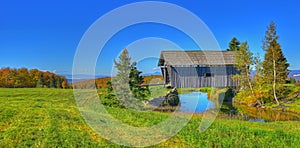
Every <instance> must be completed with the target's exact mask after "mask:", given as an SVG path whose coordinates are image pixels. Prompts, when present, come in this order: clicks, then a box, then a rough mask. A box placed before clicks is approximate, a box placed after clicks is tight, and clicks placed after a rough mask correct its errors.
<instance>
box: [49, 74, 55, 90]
mask: <svg viewBox="0 0 300 148" xmlns="http://www.w3.org/2000/svg"><path fill="white" fill-rule="evenodd" d="M55 87H56V85H55V78H54V76H53V75H51V77H50V88H55Z"/></svg>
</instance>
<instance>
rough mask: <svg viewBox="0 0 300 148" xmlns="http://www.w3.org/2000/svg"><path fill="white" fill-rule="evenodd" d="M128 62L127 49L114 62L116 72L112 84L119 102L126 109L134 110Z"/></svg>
mask: <svg viewBox="0 0 300 148" xmlns="http://www.w3.org/2000/svg"><path fill="white" fill-rule="evenodd" d="M130 60H131V58H130V57H129V56H128V51H127V49H124V50H123V51H122V53H121V55H120V56H119V59H118V61H116V60H114V63H115V68H117V70H118V72H117V75H116V77H115V78H114V79H113V80H112V83H113V89H114V90H115V93H116V96H117V98H118V99H119V100H120V102H121V103H122V104H123V105H124V106H126V107H131V108H135V105H134V104H136V100H134V99H133V98H132V94H131V92H130V86H129V81H130V79H129V74H130V70H131V61H130Z"/></svg>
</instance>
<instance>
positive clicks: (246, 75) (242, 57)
mask: <svg viewBox="0 0 300 148" xmlns="http://www.w3.org/2000/svg"><path fill="white" fill-rule="evenodd" d="M251 65H253V53H251V52H250V51H249V46H248V43H247V42H243V43H242V44H241V46H240V48H239V51H236V54H235V65H234V66H235V67H236V68H237V70H238V71H239V72H240V73H239V74H238V75H237V76H236V77H237V79H238V82H239V85H240V88H241V89H247V88H249V89H250V91H251V94H252V96H253V98H254V99H255V100H256V102H257V103H259V104H261V103H260V101H258V100H257V99H256V96H255V94H254V90H253V85H252V82H251V77H250V73H251V68H250V67H251Z"/></svg>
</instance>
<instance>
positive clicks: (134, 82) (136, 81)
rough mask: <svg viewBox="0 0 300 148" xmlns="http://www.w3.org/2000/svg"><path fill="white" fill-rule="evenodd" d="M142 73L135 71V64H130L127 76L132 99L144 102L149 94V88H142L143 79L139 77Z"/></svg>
mask: <svg viewBox="0 0 300 148" xmlns="http://www.w3.org/2000/svg"><path fill="white" fill-rule="evenodd" d="M141 73H142V72H141V71H139V70H137V68H136V63H135V62H133V63H132V67H131V70H130V74H129V86H130V90H131V92H132V95H133V97H135V98H137V99H139V100H145V99H146V97H147V95H149V94H150V90H149V88H148V87H147V86H146V87H143V86H142V84H143V82H144V78H143V77H142V76H140V74H141Z"/></svg>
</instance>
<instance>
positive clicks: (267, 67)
mask: <svg viewBox="0 0 300 148" xmlns="http://www.w3.org/2000/svg"><path fill="white" fill-rule="evenodd" d="M278 38H279V36H277V34H276V26H275V23H274V22H271V23H270V25H269V27H268V28H267V31H266V34H265V38H264V41H263V49H264V50H265V52H266V53H265V59H264V62H263V64H262V66H263V74H264V80H265V81H266V83H267V84H272V85H273V96H274V99H275V101H276V103H277V104H278V105H280V103H279V101H278V98H277V94H276V86H277V84H278V83H285V81H286V79H287V76H288V74H289V72H288V67H289V64H288V63H287V59H286V58H285V57H284V55H283V52H282V49H281V46H280V44H279V43H278V42H277V40H278Z"/></svg>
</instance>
